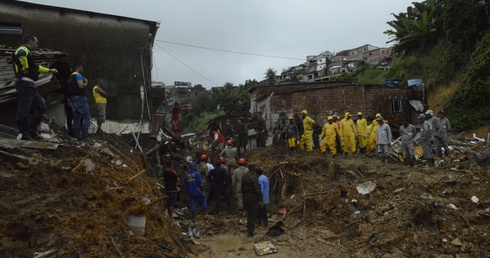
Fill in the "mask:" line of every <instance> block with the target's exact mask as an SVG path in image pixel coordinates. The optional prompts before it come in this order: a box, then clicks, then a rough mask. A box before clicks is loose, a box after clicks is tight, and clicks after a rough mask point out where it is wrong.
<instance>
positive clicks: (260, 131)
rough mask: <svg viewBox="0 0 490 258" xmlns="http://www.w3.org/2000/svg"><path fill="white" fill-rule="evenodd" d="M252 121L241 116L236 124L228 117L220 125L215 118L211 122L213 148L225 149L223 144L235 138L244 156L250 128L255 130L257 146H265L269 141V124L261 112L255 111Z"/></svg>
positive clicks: (238, 148) (239, 152) (210, 130)
mask: <svg viewBox="0 0 490 258" xmlns="http://www.w3.org/2000/svg"><path fill="white" fill-rule="evenodd" d="M251 120H252V122H248V121H247V120H246V119H245V118H244V117H239V118H238V119H237V123H236V124H235V125H232V124H231V120H230V119H226V122H225V124H224V125H222V126H221V128H220V126H219V125H218V123H217V122H216V121H215V120H213V121H211V122H210V123H209V127H208V130H209V136H210V138H211V140H210V142H211V148H212V149H213V150H221V149H223V147H224V146H223V145H224V144H225V142H226V141H228V140H233V142H234V144H235V146H236V148H237V151H238V154H240V156H244V155H243V154H244V152H245V150H246V149H247V145H249V135H248V130H249V129H253V130H254V131H255V141H256V147H257V148H260V147H265V143H266V141H267V126H266V123H265V120H264V118H263V117H262V114H261V112H255V114H254V116H253V117H252V119H251Z"/></svg>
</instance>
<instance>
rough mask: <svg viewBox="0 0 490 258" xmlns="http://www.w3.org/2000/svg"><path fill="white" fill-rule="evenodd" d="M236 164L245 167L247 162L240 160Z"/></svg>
mask: <svg viewBox="0 0 490 258" xmlns="http://www.w3.org/2000/svg"><path fill="white" fill-rule="evenodd" d="M238 164H240V165H247V161H246V160H245V159H244V158H240V159H239V160H238Z"/></svg>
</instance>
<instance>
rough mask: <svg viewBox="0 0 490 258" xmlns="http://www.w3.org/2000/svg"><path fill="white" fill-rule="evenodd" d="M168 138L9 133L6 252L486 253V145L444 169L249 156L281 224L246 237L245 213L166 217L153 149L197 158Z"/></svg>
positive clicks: (466, 147)
mask: <svg viewBox="0 0 490 258" xmlns="http://www.w3.org/2000/svg"><path fill="white" fill-rule="evenodd" d="M470 137H471V135H470ZM155 138H156V137H155ZM160 138H161V141H160V146H161V147H160V148H154V150H143V152H141V151H139V150H138V149H136V148H131V147H129V146H128V145H127V144H126V143H125V142H123V141H122V140H121V138H120V137H118V136H117V135H112V134H106V135H102V136H98V135H96V136H93V137H92V138H91V139H90V140H89V141H88V142H86V143H83V144H82V143H77V142H76V141H75V142H74V141H60V142H57V143H56V144H58V146H57V148H51V149H50V148H29V147H27V146H21V145H13V144H4V140H1V141H0V161H1V162H0V178H1V180H0V189H2V190H1V192H2V199H1V201H0V210H1V212H0V229H1V230H0V232H1V235H0V238H1V239H2V246H1V247H0V257H72V256H86V257H87V256H88V257H123V256H128V257H196V256H197V257H223V256H243V257H249V256H253V255H255V253H256V252H257V250H262V251H263V250H265V249H267V248H269V249H268V250H269V251H270V250H274V252H277V253H276V254H270V256H275V255H278V256H280V257H285V256H300V255H301V256H303V257H346V256H350V257H366V256H368V257H385V258H386V257H414V256H415V257H449V256H451V257H452V256H454V255H456V256H459V257H487V256H488V255H490V252H489V250H490V241H489V240H490V235H489V233H488V232H490V187H489V186H490V185H489V184H490V175H489V173H488V166H487V164H482V163H481V162H480V163H478V161H477V160H476V159H475V157H474V155H473V154H474V153H481V154H482V155H485V154H487V153H488V145H486V142H479V141H473V140H472V138H469V139H468V140H467V139H466V138H464V137H459V138H458V139H455V141H451V146H452V149H453V150H452V153H451V155H450V156H449V157H447V158H446V159H444V163H442V164H441V165H440V166H439V167H437V168H427V167H426V165H425V164H424V162H423V161H422V160H419V161H417V164H416V166H415V167H414V168H410V167H408V166H405V165H403V164H401V162H400V161H399V160H397V158H393V159H392V160H391V163H390V164H388V165H383V164H381V162H380V161H379V160H378V159H377V158H376V157H363V156H361V157H357V158H354V157H350V158H336V159H332V158H330V157H327V156H326V155H322V154H320V153H319V151H315V150H314V152H313V153H311V154H308V155H306V154H301V153H299V154H298V155H296V156H294V157H291V156H289V155H288V151H287V150H286V149H285V148H281V147H266V148H261V149H257V150H253V151H248V152H247V154H246V157H247V159H248V161H249V162H250V163H254V164H255V165H257V166H260V167H262V168H263V169H264V170H265V174H266V175H267V176H268V177H269V179H270V189H271V201H272V203H271V204H270V206H269V207H268V210H269V214H270V219H269V225H274V226H277V227H276V228H274V229H273V230H271V228H272V227H274V226H272V227H271V228H257V229H256V235H255V236H254V237H252V238H248V237H247V236H246V228H245V221H246V218H245V217H243V215H242V214H241V213H240V212H228V213H226V212H225V213H224V214H222V215H220V216H217V215H214V214H200V215H199V216H198V217H197V219H196V221H192V220H191V219H190V214H189V211H188V210H187V209H186V208H185V197H184V196H181V197H183V198H181V199H180V200H179V207H178V209H177V210H176V214H175V217H174V220H173V221H171V220H170V219H169V218H168V217H167V216H166V215H165V214H166V212H165V208H164V202H165V199H166V196H165V195H164V194H162V191H161V190H162V189H161V187H162V185H163V182H161V181H160V179H158V177H150V176H149V175H152V174H157V175H158V173H159V169H160V168H159V167H158V166H157V165H155V164H156V163H158V161H157V160H158V159H157V156H165V157H170V158H172V159H173V161H174V164H173V165H174V168H175V169H176V171H177V173H178V175H179V176H183V173H184V172H185V170H186V169H187V167H186V164H187V161H186V159H187V157H191V159H192V157H196V156H197V155H199V154H200V153H199V152H198V151H197V150H196V149H193V148H192V147H191V146H188V145H187V143H186V142H185V141H184V140H182V139H181V138H178V136H175V135H171V134H170V133H169V132H162V134H161V135H160ZM9 141H10V143H12V142H15V140H9ZM9 141H7V142H9ZM36 143H50V142H43V141H36ZM156 153H158V155H156ZM206 153H207V154H209V155H208V156H210V157H211V159H212V160H216V159H217V158H218V154H217V153H214V152H211V151H207V152H206ZM396 157H398V156H396ZM359 189H360V190H359ZM213 205H214V204H213V203H211V204H210V206H211V209H210V210H212V207H213ZM271 232H272V233H271ZM261 244H262V245H261ZM255 246H258V247H261V248H256V247H255ZM271 246H273V247H274V248H272V247H271ZM257 254H259V253H257Z"/></svg>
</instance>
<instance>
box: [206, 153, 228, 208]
mask: <svg viewBox="0 0 490 258" xmlns="http://www.w3.org/2000/svg"><path fill="white" fill-rule="evenodd" d="M221 165H222V164H221V161H218V162H216V166H215V167H214V169H211V171H209V173H208V176H207V180H208V182H213V184H214V198H215V201H216V209H215V211H216V213H217V214H219V213H220V206H221V196H223V198H224V199H225V202H226V206H228V210H231V200H230V193H229V191H228V184H229V181H230V180H229V175H228V171H226V169H225V168H222V167H221ZM210 194H211V193H210Z"/></svg>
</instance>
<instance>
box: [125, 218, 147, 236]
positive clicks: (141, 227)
mask: <svg viewBox="0 0 490 258" xmlns="http://www.w3.org/2000/svg"><path fill="white" fill-rule="evenodd" d="M127 219H128V226H129V229H130V230H131V231H133V232H134V233H135V234H138V235H140V236H144V235H145V226H146V216H145V215H128V216H127Z"/></svg>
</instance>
